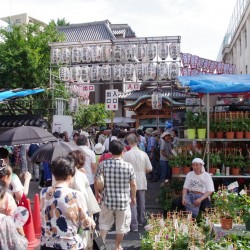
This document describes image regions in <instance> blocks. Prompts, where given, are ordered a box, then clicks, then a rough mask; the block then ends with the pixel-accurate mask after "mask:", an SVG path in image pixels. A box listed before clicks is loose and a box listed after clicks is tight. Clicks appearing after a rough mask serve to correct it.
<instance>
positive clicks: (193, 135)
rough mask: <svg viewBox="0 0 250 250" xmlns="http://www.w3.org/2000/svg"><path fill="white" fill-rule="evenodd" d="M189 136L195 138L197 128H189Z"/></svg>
mask: <svg viewBox="0 0 250 250" xmlns="http://www.w3.org/2000/svg"><path fill="white" fill-rule="evenodd" d="M187 137H188V139H195V129H194V128H188V129H187Z"/></svg>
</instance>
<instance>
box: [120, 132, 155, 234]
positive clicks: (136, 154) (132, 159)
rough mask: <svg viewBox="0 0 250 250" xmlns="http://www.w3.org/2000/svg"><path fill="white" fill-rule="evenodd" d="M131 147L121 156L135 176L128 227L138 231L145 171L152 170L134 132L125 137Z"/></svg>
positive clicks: (143, 203)
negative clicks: (134, 202) (134, 188)
mask: <svg viewBox="0 0 250 250" xmlns="http://www.w3.org/2000/svg"><path fill="white" fill-rule="evenodd" d="M126 139H127V142H128V144H129V146H130V147H131V149H130V150H129V151H127V152H126V153H125V155H124V157H123V159H124V161H126V162H129V163H130V164H131V165H132V166H133V168H134V170H135V176H136V179H135V180H136V186H137V191H136V204H131V206H130V208H131V216H132V220H131V225H130V229H131V231H133V232H137V231H138V225H143V224H144V223H145V222H146V219H145V193H146V190H147V178H146V173H148V172H151V171H152V165H151V162H150V160H149V157H148V155H147V154H146V153H145V152H143V151H142V150H140V149H139V148H138V147H137V144H138V138H137V137H136V135H135V134H130V135H128V136H127V137H126Z"/></svg>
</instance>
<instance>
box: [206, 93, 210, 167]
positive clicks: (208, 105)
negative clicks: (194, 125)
mask: <svg viewBox="0 0 250 250" xmlns="http://www.w3.org/2000/svg"><path fill="white" fill-rule="evenodd" d="M206 106H207V107H206V108H207V142H206V143H207V147H206V148H207V171H208V172H209V156H210V135H209V134H210V104H209V93H207V102H206Z"/></svg>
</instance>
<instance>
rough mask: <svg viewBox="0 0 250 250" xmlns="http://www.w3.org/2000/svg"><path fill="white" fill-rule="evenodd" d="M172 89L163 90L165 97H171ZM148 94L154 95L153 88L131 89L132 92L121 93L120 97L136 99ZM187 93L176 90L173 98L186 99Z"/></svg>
mask: <svg viewBox="0 0 250 250" xmlns="http://www.w3.org/2000/svg"><path fill="white" fill-rule="evenodd" d="M171 94H172V93H171V91H170V90H163V91H162V95H163V96H165V97H171ZM146 95H152V89H145V90H136V91H131V92H127V93H122V94H120V95H119V99H123V100H136V99H138V98H140V97H142V96H146ZM186 97H187V95H186V93H184V92H177V91H174V92H173V95H172V98H173V99H184V98H186Z"/></svg>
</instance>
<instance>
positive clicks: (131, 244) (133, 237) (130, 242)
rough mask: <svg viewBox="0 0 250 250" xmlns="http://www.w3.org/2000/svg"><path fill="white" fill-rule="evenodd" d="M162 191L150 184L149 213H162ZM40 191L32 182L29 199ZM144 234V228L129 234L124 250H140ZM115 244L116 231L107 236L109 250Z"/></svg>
mask: <svg viewBox="0 0 250 250" xmlns="http://www.w3.org/2000/svg"><path fill="white" fill-rule="evenodd" d="M159 191H160V183H159V182H148V191H147V193H146V200H147V204H146V210H147V212H148V213H152V212H154V213H157V212H160V211H161V209H160V206H159V204H158V202H157V196H158V194H159ZM39 192H40V190H39V189H38V182H35V181H31V182H30V192H29V195H28V197H29V199H30V200H31V201H32V200H33V198H34V195H35V194H36V193H39ZM143 234H144V228H143V227H139V231H138V232H129V233H128V234H127V235H126V236H125V237H124V240H123V244H122V246H123V248H124V250H135V249H137V250H139V249H140V241H141V240H140V239H141V237H142V236H143ZM114 242H115V231H110V232H109V234H108V235H107V241H106V246H107V249H108V250H113V249H114V246H115V244H114Z"/></svg>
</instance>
